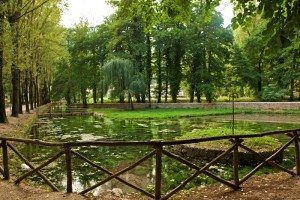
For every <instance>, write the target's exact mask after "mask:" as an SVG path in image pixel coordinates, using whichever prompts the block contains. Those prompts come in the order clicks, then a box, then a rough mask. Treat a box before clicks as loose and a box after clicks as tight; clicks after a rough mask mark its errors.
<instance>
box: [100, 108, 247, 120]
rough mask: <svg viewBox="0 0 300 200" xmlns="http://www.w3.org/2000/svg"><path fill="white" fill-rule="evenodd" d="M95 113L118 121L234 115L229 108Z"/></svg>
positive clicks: (240, 110) (238, 110)
mask: <svg viewBox="0 0 300 200" xmlns="http://www.w3.org/2000/svg"><path fill="white" fill-rule="evenodd" d="M95 111H96V112H100V113H104V115H105V116H106V117H109V118H117V119H162V118H178V117H195V116H210V115H226V114H231V113H232V109H228V108H222V109H196V108H195V109H192V108H191V109H189V108H176V109H175V108H174V109H171V108H170V109H167V108H166V109H164V108H159V109H138V110H134V111H129V110H119V109H95ZM235 112H236V113H249V112H253V111H252V110H250V109H236V111H235Z"/></svg>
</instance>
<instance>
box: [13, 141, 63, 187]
mask: <svg viewBox="0 0 300 200" xmlns="http://www.w3.org/2000/svg"><path fill="white" fill-rule="evenodd" d="M7 145H8V147H9V148H10V149H11V150H12V151H14V152H15V153H16V154H17V156H18V157H19V158H20V159H21V160H22V161H23V162H24V163H25V164H26V165H28V167H30V168H31V169H34V168H35V167H34V166H33V165H32V164H31V163H30V162H29V161H28V160H27V159H26V158H25V157H24V156H23V155H22V154H21V153H20V152H19V151H18V150H17V149H16V148H15V147H14V146H13V145H12V144H10V143H7ZM36 173H37V174H38V175H39V176H40V177H41V178H42V179H43V180H44V181H45V182H46V183H47V184H48V185H49V186H50V187H51V189H52V190H53V191H55V192H58V191H59V189H58V188H57V187H56V186H55V185H54V184H53V183H52V182H51V181H50V180H49V179H48V178H47V177H46V176H45V175H44V174H43V173H42V172H40V171H37V172H36Z"/></svg>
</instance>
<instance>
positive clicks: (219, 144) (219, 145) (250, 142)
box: [176, 127, 281, 152]
mask: <svg viewBox="0 0 300 200" xmlns="http://www.w3.org/2000/svg"><path fill="white" fill-rule="evenodd" d="M235 134H236V135H246V134H253V132H251V131H246V130H241V129H236V130H235ZM224 135H232V130H231V129H230V128H226V127H207V128H206V129H199V130H197V129H195V130H194V131H192V132H189V133H185V134H183V135H182V136H181V137H178V138H176V139H193V138H204V137H213V136H224ZM243 144H245V145H246V146H247V147H250V148H251V149H253V150H255V151H259V152H262V151H269V150H274V149H277V148H279V147H280V146H281V142H280V141H279V140H278V139H277V138H274V137H271V136H265V137H259V138H247V139H245V140H244V142H243ZM193 146H194V147H199V148H209V149H217V150H220V149H224V150H226V149H228V148H229V147H230V146H232V143H231V142H230V141H228V140H217V141H211V142H203V143H198V144H194V145H193Z"/></svg>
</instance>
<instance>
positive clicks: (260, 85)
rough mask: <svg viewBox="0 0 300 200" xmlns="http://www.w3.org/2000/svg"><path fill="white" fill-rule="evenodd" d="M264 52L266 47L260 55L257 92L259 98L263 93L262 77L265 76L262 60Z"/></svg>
mask: <svg viewBox="0 0 300 200" xmlns="http://www.w3.org/2000/svg"><path fill="white" fill-rule="evenodd" d="M264 52H265V47H264V48H263V49H262V51H261V52H260V55H259V60H258V74H259V75H258V81H257V93H258V96H259V98H261V93H262V77H263V70H262V61H263V57H264Z"/></svg>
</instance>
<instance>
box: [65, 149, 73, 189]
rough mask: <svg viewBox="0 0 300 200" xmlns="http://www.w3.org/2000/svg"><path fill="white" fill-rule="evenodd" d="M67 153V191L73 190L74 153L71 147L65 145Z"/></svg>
mask: <svg viewBox="0 0 300 200" xmlns="http://www.w3.org/2000/svg"><path fill="white" fill-rule="evenodd" d="M65 154H66V170H67V193H72V192H73V187H72V182H73V176H72V154H71V147H70V146H66V147H65Z"/></svg>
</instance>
